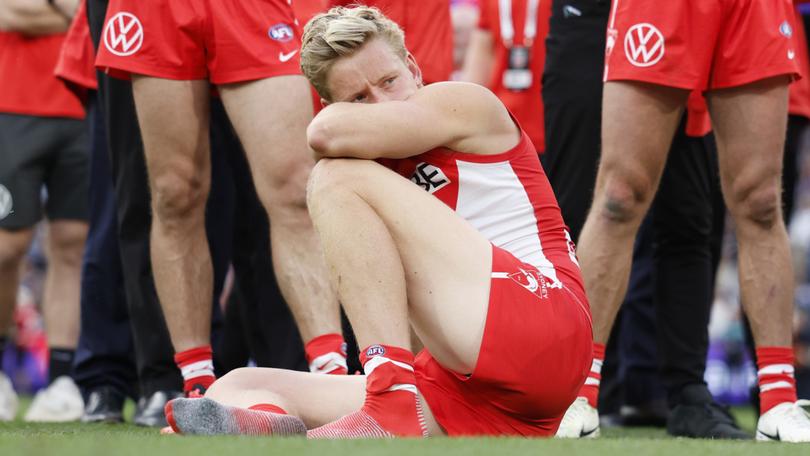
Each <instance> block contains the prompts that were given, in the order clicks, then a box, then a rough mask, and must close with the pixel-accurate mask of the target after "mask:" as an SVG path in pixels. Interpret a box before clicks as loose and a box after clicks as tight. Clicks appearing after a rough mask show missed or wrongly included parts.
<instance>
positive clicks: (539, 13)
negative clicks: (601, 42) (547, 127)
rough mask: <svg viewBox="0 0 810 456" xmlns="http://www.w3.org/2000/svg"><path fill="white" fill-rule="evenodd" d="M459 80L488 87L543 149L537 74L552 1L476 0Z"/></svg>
mask: <svg viewBox="0 0 810 456" xmlns="http://www.w3.org/2000/svg"><path fill="white" fill-rule="evenodd" d="M480 5H481V14H480V18H479V21H478V28H477V29H476V30H474V31H473V33H472V37H471V38H470V46H469V48H468V51H467V57H466V59H465V61H464V70H463V73H462V76H461V79H462V80H464V81H470V82H475V83H477V84H481V85H485V86H487V87H489V88H490V89H491V90H492V91H493V92H495V95H497V96H498V98H500V99H501V101H503V103H504V104H505V105H506V107H507V108H509V110H510V111H512V114H514V116H515V117H516V118H517V120H518V122H520V125H521V126H522V127H523V129H524V130H525V131H526V133H527V134H528V135H529V137H530V138H531V140H532V143H533V144H534V147H535V148H536V149H537V151H538V153H542V152H543V151H544V150H545V134H544V131H543V130H544V128H543V100H542V96H541V91H542V77H543V66H544V65H545V60H546V44H545V39H546V35H547V34H548V24H549V16H550V14H551V2H549V1H540V0H481V1H480Z"/></svg>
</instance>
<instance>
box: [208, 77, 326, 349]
mask: <svg viewBox="0 0 810 456" xmlns="http://www.w3.org/2000/svg"><path fill="white" fill-rule="evenodd" d="M309 90H310V89H309V85H308V83H307V82H306V79H304V77H303V76H279V77H273V78H269V79H263V80H258V81H252V82H248V83H241V84H228V85H224V86H221V87H220V93H221V95H222V101H223V103H224V104H225V108H226V110H227V112H228V117H229V118H230V120H231V122H232V123H233V126H234V128H235V130H236V133H237V135H238V136H239V139H240V140H241V142H242V145H243V146H244V149H245V152H246V154H247V157H248V161H249V162H250V166H251V170H252V174H253V181H254V183H255V185H256V192H257V193H258V195H259V198H260V199H261V201H262V204H263V205H264V207H265V209H266V210H267V213H268V215H269V218H270V224H271V227H272V228H271V230H270V242H271V247H272V251H273V265H274V268H275V271H276V278H277V279H278V283H279V287H280V288H281V292H282V294H283V295H284V298H285V300H286V301H287V304H288V305H289V306H290V309H291V311H292V313H293V315H294V317H295V321H296V323H297V324H298V329H299V331H300V332H301V336H302V338H303V339H304V341H305V342H306V341H310V340H311V339H313V338H314V337H316V336H320V335H323V334H328V333H340V332H341V329H340V307H339V304H338V301H337V297H336V296H335V293H334V291H333V290H332V288H331V287H330V285H329V279H328V275H327V272H326V265H325V263H324V260H323V253H322V250H321V247H320V243H319V241H318V238H317V236H316V234H315V231H314V229H313V227H312V221H311V220H310V218H309V214H308V213H307V206H306V191H305V189H306V182H307V178H308V177H309V173H310V171H311V170H312V166H313V165H314V161H313V159H312V156H311V154H310V152H309V148H308V147H307V144H306V127H307V125H308V124H309V122H310V121H311V120H312V105H311V100H312V98H311V95H310V92H309Z"/></svg>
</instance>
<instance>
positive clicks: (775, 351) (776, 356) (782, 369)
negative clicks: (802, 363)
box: [757, 347, 796, 414]
mask: <svg viewBox="0 0 810 456" xmlns="http://www.w3.org/2000/svg"><path fill="white" fill-rule="evenodd" d="M794 360H795V357H794V355H793V347H760V348H757V367H758V368H759V372H757V377H758V379H759V409H760V412H759V413H760V414H764V413H765V412H767V411H768V410H770V409H772V408H774V407H775V406H777V405H779V404H781V403H783V402H796V380H795V379H794V378H793V362H794Z"/></svg>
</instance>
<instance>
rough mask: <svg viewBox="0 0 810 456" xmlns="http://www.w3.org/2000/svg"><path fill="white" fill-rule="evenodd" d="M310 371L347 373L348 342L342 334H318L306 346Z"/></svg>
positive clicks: (336, 373) (317, 372) (333, 373)
mask: <svg viewBox="0 0 810 456" xmlns="http://www.w3.org/2000/svg"><path fill="white" fill-rule="evenodd" d="M304 352H305V353H306V356H307V364H309V371H310V372H312V373H315V374H332V375H346V374H347V373H348V372H349V369H348V368H347V367H346V342H345V341H344V340H343V336H342V335H340V334H324V335H322V336H318V337H316V338H314V339H312V340H310V341H309V342H307V344H306V345H305V346H304Z"/></svg>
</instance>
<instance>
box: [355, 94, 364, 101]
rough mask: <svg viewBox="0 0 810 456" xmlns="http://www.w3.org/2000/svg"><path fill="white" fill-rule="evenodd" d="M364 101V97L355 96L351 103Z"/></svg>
mask: <svg viewBox="0 0 810 456" xmlns="http://www.w3.org/2000/svg"><path fill="white" fill-rule="evenodd" d="M365 99H366V96H365V95H357V96H356V97H354V100H352V101H363V100H365Z"/></svg>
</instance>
